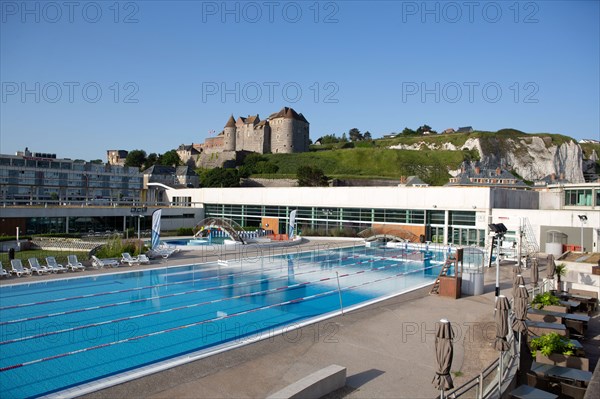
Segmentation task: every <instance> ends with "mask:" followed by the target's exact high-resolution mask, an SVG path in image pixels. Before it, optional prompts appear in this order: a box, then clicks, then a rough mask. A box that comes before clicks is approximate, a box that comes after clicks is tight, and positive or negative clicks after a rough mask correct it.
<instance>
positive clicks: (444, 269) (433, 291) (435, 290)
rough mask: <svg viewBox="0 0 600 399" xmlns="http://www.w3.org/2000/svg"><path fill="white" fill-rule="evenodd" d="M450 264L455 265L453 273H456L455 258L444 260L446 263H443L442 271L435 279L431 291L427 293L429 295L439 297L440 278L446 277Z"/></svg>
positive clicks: (456, 264)
mask: <svg viewBox="0 0 600 399" xmlns="http://www.w3.org/2000/svg"><path fill="white" fill-rule="evenodd" d="M452 264H454V265H455V267H454V270H455V273H457V272H458V271H457V268H458V261H457V260H456V259H455V258H450V257H449V258H448V259H446V262H444V265H443V266H442V270H440V274H439V275H438V277H437V278H436V279H435V283H433V287H431V291H429V295H439V293H440V277H443V276H447V273H448V269H450V266H452Z"/></svg>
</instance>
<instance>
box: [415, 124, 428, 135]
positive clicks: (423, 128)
mask: <svg viewBox="0 0 600 399" xmlns="http://www.w3.org/2000/svg"><path fill="white" fill-rule="evenodd" d="M429 131H431V126H429V125H427V124H425V125H423V126H419V128H418V129H417V134H423V133H425V132H429Z"/></svg>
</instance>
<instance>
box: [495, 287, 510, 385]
mask: <svg viewBox="0 0 600 399" xmlns="http://www.w3.org/2000/svg"><path fill="white" fill-rule="evenodd" d="M509 310H510V303H508V298H506V297H505V296H504V295H500V296H498V300H497V301H496V315H495V316H494V319H495V321H496V340H495V341H494V348H495V349H496V350H497V351H499V352H500V358H499V359H498V363H499V366H500V368H499V375H500V378H499V379H498V381H499V382H498V393H499V396H501V394H502V352H505V351H507V350H509V349H510V345H509V343H508V341H507V340H506V336H507V335H508V311H509Z"/></svg>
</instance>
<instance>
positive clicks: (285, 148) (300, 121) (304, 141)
mask: <svg viewBox="0 0 600 399" xmlns="http://www.w3.org/2000/svg"><path fill="white" fill-rule="evenodd" d="M269 124H270V125H271V151H272V152H273V153H284V154H289V153H292V152H304V151H308V142H309V133H308V121H307V120H306V118H304V116H303V115H302V114H298V113H296V111H294V110H293V109H292V108H288V107H283V108H282V109H281V111H279V112H277V113H276V114H273V115H271V116H270V117H269Z"/></svg>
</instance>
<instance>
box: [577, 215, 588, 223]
mask: <svg viewBox="0 0 600 399" xmlns="http://www.w3.org/2000/svg"><path fill="white" fill-rule="evenodd" d="M577 216H578V217H579V220H581V223H585V222H587V216H586V215H577Z"/></svg>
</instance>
